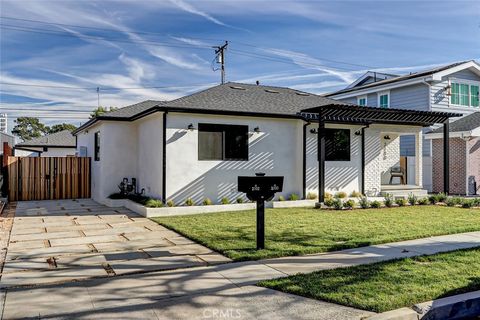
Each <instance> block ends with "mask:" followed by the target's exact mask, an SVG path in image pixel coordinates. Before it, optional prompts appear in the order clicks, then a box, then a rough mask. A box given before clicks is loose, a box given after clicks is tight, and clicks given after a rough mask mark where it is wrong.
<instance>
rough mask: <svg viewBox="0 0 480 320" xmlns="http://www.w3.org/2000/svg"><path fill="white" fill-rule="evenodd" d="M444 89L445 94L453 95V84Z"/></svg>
mask: <svg viewBox="0 0 480 320" xmlns="http://www.w3.org/2000/svg"><path fill="white" fill-rule="evenodd" d="M444 90H445V94H446V95H447V96H451V95H452V86H451V85H448V86H446V87H445V88H444Z"/></svg>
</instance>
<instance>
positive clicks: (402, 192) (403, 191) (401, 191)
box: [380, 186, 428, 198]
mask: <svg viewBox="0 0 480 320" xmlns="http://www.w3.org/2000/svg"><path fill="white" fill-rule="evenodd" d="M387 194H391V195H392V196H393V197H394V198H400V197H403V198H406V197H408V196H409V195H410V194H413V195H415V196H417V197H426V196H428V190H426V189H422V188H418V187H416V188H412V187H410V186H405V188H404V187H402V186H398V187H394V186H389V187H388V188H382V191H381V192H380V195H382V196H386V195H387Z"/></svg>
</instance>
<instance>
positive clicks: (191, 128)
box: [187, 123, 195, 131]
mask: <svg viewBox="0 0 480 320" xmlns="http://www.w3.org/2000/svg"><path fill="white" fill-rule="evenodd" d="M187 129H188V130H190V131H193V130H195V127H194V126H193V123H190V124H189V125H188V127H187Z"/></svg>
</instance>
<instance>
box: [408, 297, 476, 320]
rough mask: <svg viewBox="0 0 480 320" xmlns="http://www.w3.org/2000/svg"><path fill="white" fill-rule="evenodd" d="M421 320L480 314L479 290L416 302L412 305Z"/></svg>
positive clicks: (458, 317) (456, 317) (457, 317)
mask: <svg viewBox="0 0 480 320" xmlns="http://www.w3.org/2000/svg"><path fill="white" fill-rule="evenodd" d="M412 309H413V310H415V311H417V312H418V313H419V318H420V319H422V320H434V319H460V318H467V317H474V316H478V315H479V314H480V291H473V292H468V293H463V294H459V295H456V296H451V297H446V298H442V299H437V300H433V301H427V302H423V303H419V304H416V305H414V306H413V307H412Z"/></svg>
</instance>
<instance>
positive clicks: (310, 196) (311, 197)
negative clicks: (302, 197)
mask: <svg viewBox="0 0 480 320" xmlns="http://www.w3.org/2000/svg"><path fill="white" fill-rule="evenodd" d="M317 198H318V196H317V194H316V193H315V192H309V193H307V199H308V200H315V199H317ZM325 198H326V196H325Z"/></svg>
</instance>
